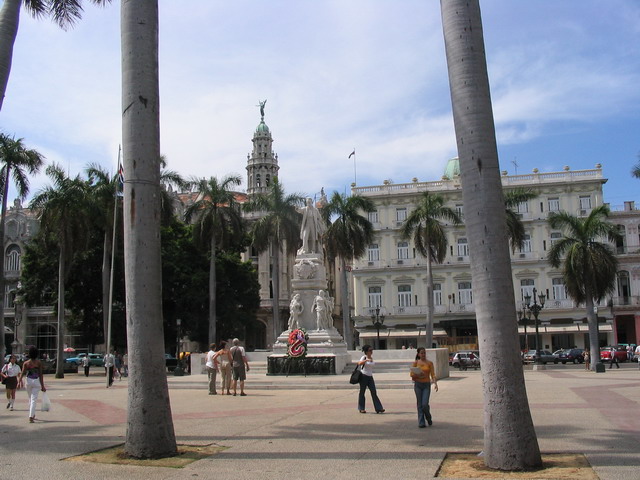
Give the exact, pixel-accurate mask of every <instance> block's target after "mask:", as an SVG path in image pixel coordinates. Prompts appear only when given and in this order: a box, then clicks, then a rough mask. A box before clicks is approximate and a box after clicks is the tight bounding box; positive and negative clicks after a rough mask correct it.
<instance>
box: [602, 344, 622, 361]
mask: <svg viewBox="0 0 640 480" xmlns="http://www.w3.org/2000/svg"><path fill="white" fill-rule="evenodd" d="M612 355H615V356H616V357H617V359H618V361H619V362H626V361H627V350H626V349H625V348H624V347H611V346H609V347H602V348H601V349H600V360H602V361H603V362H610V361H611V356H612Z"/></svg>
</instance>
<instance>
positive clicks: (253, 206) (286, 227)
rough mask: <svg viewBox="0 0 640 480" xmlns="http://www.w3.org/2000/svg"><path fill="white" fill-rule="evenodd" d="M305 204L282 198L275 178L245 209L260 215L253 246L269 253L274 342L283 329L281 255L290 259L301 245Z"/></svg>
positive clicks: (253, 227)
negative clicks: (281, 315) (301, 218)
mask: <svg viewBox="0 0 640 480" xmlns="http://www.w3.org/2000/svg"><path fill="white" fill-rule="evenodd" d="M303 204H304V197H303V196H302V195H300V194H297V193H292V194H289V195H287V194H285V192H284V188H283V187H282V184H281V183H280V182H279V181H278V177H274V178H273V180H272V181H271V184H270V185H269V189H268V191H267V192H266V193H262V194H256V195H254V196H253V197H252V198H251V199H250V200H249V201H248V202H247V203H245V204H244V209H245V211H247V212H256V213H258V214H259V215H260V218H259V219H257V220H256V221H255V222H254V223H253V224H252V225H251V238H252V244H253V246H254V247H255V249H256V250H257V251H258V252H261V253H262V252H265V251H269V250H270V251H271V253H272V255H273V256H272V258H271V262H272V267H271V285H272V287H273V289H272V290H273V326H272V327H273V332H272V333H273V342H274V343H275V341H276V340H277V339H278V335H280V332H282V331H283V330H284V329H283V328H282V325H280V254H281V253H282V248H283V247H285V252H284V253H285V254H286V255H292V254H294V253H295V252H296V250H297V248H298V244H299V243H300V214H299V213H298V211H297V210H296V209H297V208H298V207H301V206H302V205H303Z"/></svg>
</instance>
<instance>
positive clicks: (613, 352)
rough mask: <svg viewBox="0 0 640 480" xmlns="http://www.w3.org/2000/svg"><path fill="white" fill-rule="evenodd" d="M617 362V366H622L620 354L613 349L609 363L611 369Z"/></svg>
mask: <svg viewBox="0 0 640 480" xmlns="http://www.w3.org/2000/svg"><path fill="white" fill-rule="evenodd" d="M614 362H615V364H616V367H617V368H620V362H619V361H618V356H617V355H616V350H615V349H614V350H611V363H610V364H609V369H611V368H613V363H614Z"/></svg>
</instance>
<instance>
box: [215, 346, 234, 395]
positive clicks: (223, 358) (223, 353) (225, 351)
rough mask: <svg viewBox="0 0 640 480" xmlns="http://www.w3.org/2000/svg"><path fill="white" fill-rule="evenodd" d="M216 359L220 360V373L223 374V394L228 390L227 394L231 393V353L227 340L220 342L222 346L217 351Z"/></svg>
mask: <svg viewBox="0 0 640 480" xmlns="http://www.w3.org/2000/svg"><path fill="white" fill-rule="evenodd" d="M214 359H217V360H218V362H220V373H221V375H222V385H221V387H222V395H224V392H225V390H226V392H227V395H231V390H230V389H231V353H230V352H229V348H228V347H227V342H225V341H224V340H223V341H221V342H220V348H219V349H218V351H217V352H216V354H215V356H214Z"/></svg>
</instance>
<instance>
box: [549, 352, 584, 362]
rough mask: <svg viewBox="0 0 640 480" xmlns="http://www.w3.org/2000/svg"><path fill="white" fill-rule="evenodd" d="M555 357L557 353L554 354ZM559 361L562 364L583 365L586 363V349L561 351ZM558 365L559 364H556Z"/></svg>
mask: <svg viewBox="0 0 640 480" xmlns="http://www.w3.org/2000/svg"><path fill="white" fill-rule="evenodd" d="M554 355H555V352H554ZM557 358H558V361H559V362H562V364H563V365H564V364H566V363H567V362H571V363H583V362H584V348H569V349H567V350H560V353H558V355H557ZM556 363H557V362H556Z"/></svg>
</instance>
